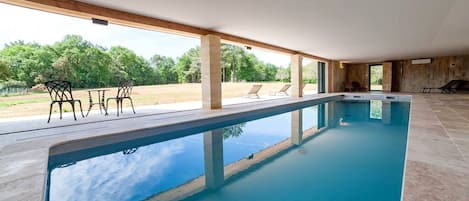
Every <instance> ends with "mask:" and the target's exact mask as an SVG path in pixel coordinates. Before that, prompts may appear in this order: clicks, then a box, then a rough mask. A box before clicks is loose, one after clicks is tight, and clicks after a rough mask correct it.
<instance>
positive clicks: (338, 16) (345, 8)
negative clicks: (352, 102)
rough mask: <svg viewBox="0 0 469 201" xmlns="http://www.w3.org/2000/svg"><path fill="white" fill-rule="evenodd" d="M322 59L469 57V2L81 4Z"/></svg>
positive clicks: (137, 0) (107, 0)
mask: <svg viewBox="0 0 469 201" xmlns="http://www.w3.org/2000/svg"><path fill="white" fill-rule="evenodd" d="M81 1H83V2H87V3H91V4H95V5H100V6H104V7H108V8H114V9H118V10H123V11H128V12H132V13H137V14H141V15H146V16H149V17H154V18H160V19H165V20H169V21H173V22H178V23H183V24H187V25H192V26H197V27H202V28H206V29H211V30H215V31H218V32H223V33H228V34H232V35H237V36H241V37H245V38H249V39H253V40H257V41H261V42H265V43H269V44H274V45H277V46H281V47H285V48H289V49H293V50H297V51H302V52H306V53H310V54H314V55H317V56H321V57H325V58H329V59H335V60H342V61H350V62H370V61H382V60H393V59H403V58H421V57H430V56H446V55H461V54H469V0H229V1H228V0H131V1H129V0H81Z"/></svg>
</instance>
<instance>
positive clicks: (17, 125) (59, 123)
mask: <svg viewBox="0 0 469 201" xmlns="http://www.w3.org/2000/svg"><path fill="white" fill-rule="evenodd" d="M305 94H306V95H312V94H315V92H313V91H308V92H306V93H305ZM285 98H288V96H285V95H277V96H274V95H261V96H260V97H259V98H247V97H238V98H226V99H224V100H223V105H224V106H228V105H236V104H243V103H253V102H262V101H268V100H275V99H285ZM201 106H202V102H201V101H190V102H180V103H170V104H158V105H149V106H138V107H135V111H136V114H133V112H132V108H130V107H126V108H124V112H123V113H121V114H120V115H119V116H117V115H116V109H115V108H111V109H109V111H108V112H109V115H107V116H105V115H104V111H103V113H101V112H100V111H99V110H98V109H96V108H97V106H95V107H94V110H91V112H90V114H89V115H88V116H87V117H85V118H82V117H81V113H80V112H79V110H77V112H76V115H77V120H76V121H74V119H73V113H72V112H66V113H63V119H59V114H58V113H56V114H53V115H52V117H51V122H50V123H47V118H48V115H47V114H44V115H32V116H24V117H13V118H8V119H0V127H1V128H2V129H1V130H0V135H3V134H15V133H21V132H25V131H35V130H42V129H47V128H56V127H66V126H72V125H82V124H89V123H94V122H106V121H113V120H122V119H129V118H137V117H145V116H151V115H158V114H167V113H174V112H181V111H189V110H196V109H200V108H201ZM83 113H84V114H85V115H86V110H85V111H83Z"/></svg>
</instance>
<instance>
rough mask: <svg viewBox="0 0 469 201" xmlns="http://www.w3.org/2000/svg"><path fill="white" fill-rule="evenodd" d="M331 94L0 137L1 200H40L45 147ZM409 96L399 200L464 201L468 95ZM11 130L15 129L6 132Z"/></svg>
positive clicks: (468, 176) (467, 194) (468, 166)
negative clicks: (407, 133)
mask: <svg viewBox="0 0 469 201" xmlns="http://www.w3.org/2000/svg"><path fill="white" fill-rule="evenodd" d="M336 95H338V94H323V95H319V96H318V95H313V96H305V97H304V98H301V99H294V98H284V99H279V100H269V101H263V102H252V103H243V104H236V105H229V106H225V107H224V109H223V110H217V111H204V110H199V109H195V110H189V111H181V112H166V113H159V114H148V115H142V116H139V117H134V118H123V119H117V118H113V119H110V120H108V121H101V122H95V123H93V122H86V123H85V124H77V125H69V126H66V127H60V126H58V127H55V128H49V129H40V130H31V131H27V132H20V133H14V134H8V135H0V200H41V199H42V192H43V186H44V179H45V173H46V167H47V159H48V155H49V147H50V146H51V145H54V144H57V143H61V142H64V141H70V140H76V139H84V138H90V137H95V136H103V135H112V136H117V135H116V134H113V133H123V132H127V131H131V130H135V129H142V128H150V127H158V126H162V125H167V124H174V123H177V122H180V121H188V120H191V119H201V118H212V117H218V116H223V115H230V114H236V113H239V112H248V111H251V110H256V109H262V108H267V107H273V106H276V105H282V104H288V103H296V102H301V101H306V100H311V99H319V98H326V97H333V96H336ZM412 95H413V100H412V110H411V122H410V131H409V142H408V152H407V163H406V172H405V185H404V200H406V201H411V200H412V201H413V200H429V201H433V200H451V201H459V200H461V201H467V200H469V190H468V189H469V95H443V94H431V95H428V94H412ZM23 126H25V127H28V126H29V125H23ZM31 126H33V125H31ZM12 127H15V126H11V127H10V129H11V128H12ZM3 128H7V127H4V126H2V131H3V130H4V129H3ZM142 135H145V133H144V134H142ZM134 137H139V136H134Z"/></svg>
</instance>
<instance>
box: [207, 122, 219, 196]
mask: <svg viewBox="0 0 469 201" xmlns="http://www.w3.org/2000/svg"><path fill="white" fill-rule="evenodd" d="M204 163H205V186H206V187H207V188H209V189H216V188H218V187H220V186H222V185H223V182H224V169H223V168H224V166H223V129H217V130H213V131H208V132H205V133H204Z"/></svg>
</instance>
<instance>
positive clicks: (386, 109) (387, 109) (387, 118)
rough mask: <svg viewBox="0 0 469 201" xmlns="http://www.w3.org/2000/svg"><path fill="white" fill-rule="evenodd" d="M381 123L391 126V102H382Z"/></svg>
mask: <svg viewBox="0 0 469 201" xmlns="http://www.w3.org/2000/svg"><path fill="white" fill-rule="evenodd" d="M381 108H382V120H381V121H382V122H383V124H391V102H389V101H383V103H382V105H381Z"/></svg>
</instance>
